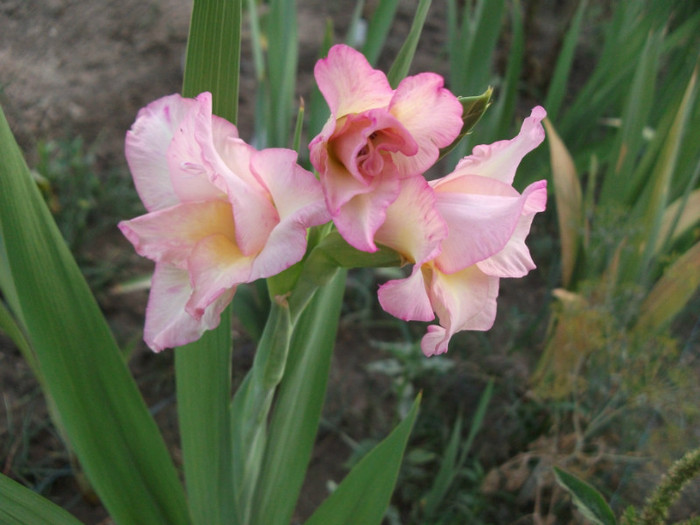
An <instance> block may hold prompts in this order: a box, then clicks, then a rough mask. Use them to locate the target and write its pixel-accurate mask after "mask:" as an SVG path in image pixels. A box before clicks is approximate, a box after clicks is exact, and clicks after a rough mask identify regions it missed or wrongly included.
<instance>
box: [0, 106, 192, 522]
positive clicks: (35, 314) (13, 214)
mask: <svg viewBox="0 0 700 525" xmlns="http://www.w3.org/2000/svg"><path fill="white" fill-rule="evenodd" d="M0 158H2V162H0V187H2V191H0V239H1V240H2V242H3V243H4V248H3V252H4V254H5V255H6V257H7V264H8V266H9V272H10V274H11V275H12V279H13V284H14V287H15V289H16V291H17V300H18V304H19V308H20V310H21V311H20V312H19V314H17V315H16V317H18V318H21V319H23V321H24V323H25V329H26V334H27V337H28V338H29V342H30V343H31V346H32V348H33V349H34V350H35V351H36V355H37V359H38V361H39V366H40V368H41V370H42V372H43V374H44V379H45V385H46V388H47V389H48V392H49V396H51V397H52V398H53V400H54V401H55V404H56V407H57V408H58V411H59V412H60V416H61V420H62V422H63V424H64V427H65V430H66V432H67V434H68V437H69V438H70V442H71V444H72V445H73V447H74V449H75V451H76V453H77V454H78V457H79V459H80V461H81V463H82V465H83V467H84V469H85V472H86V473H87V475H88V478H89V479H90V481H91V482H92V484H93V485H94V487H95V490H96V491H97V493H98V495H99V496H100V498H101V499H102V501H103V503H104V505H105V506H106V507H107V509H108V510H109V512H110V513H111V515H112V516H113V517H114V519H115V520H116V521H117V522H121V523H149V524H150V523H153V524H157V523H164V524H177V523H188V522H189V516H188V511H187V507H186V505H185V498H184V493H183V490H182V486H181V485H180V482H179V480H178V478H177V474H176V472H175V468H174V466H173V463H172V461H171V459H170V456H169V454H168V451H167V449H166V447H165V444H164V443H163V440H162V437H161V435H160V433H159V432H158V428H157V427H156V425H155V422H154V421H153V419H152V417H151V416H150V414H149V413H148V410H147V408H146V406H145V404H144V402H143V399H142V398H141V395H140V393H139V391H138V389H137V388H136V384H135V383H134V381H133V379H132V377H131V375H130V374H129V371H128V369H127V368H126V366H125V364H124V362H123V360H122V358H121V355H120V352H119V348H118V347H117V345H116V343H115V341H114V338H113V337H112V334H111V333H110V331H109V328H108V326H107V323H106V321H105V319H104V317H103V316H102V314H101V312H100V310H99V307H98V306H97V303H96V302H95V299H94V298H93V296H92V294H91V293H90V290H89V288H88V286H87V283H86V282H85V280H84V279H83V277H82V275H81V274H80V270H79V269H78V267H77V265H76V264H75V261H74V260H73V258H72V257H71V255H70V253H69V251H68V248H67V247H66V245H65V243H64V242H63V240H62V239H61V236H60V233H59V231H58V228H57V227H56V224H55V223H54V222H53V219H52V218H51V214H50V213H49V211H48V209H47V208H46V205H45V203H44V201H43V199H42V197H41V195H40V194H39V191H38V189H37V188H36V185H35V184H34V182H33V180H32V178H31V175H30V173H29V169H28V168H27V165H26V163H25V162H24V159H23V158H22V155H21V153H20V151H19V148H18V146H17V144H16V142H15V140H14V137H13V136H12V133H11V132H10V129H9V126H8V125H7V121H6V120H5V115H4V113H3V112H2V111H0Z"/></svg>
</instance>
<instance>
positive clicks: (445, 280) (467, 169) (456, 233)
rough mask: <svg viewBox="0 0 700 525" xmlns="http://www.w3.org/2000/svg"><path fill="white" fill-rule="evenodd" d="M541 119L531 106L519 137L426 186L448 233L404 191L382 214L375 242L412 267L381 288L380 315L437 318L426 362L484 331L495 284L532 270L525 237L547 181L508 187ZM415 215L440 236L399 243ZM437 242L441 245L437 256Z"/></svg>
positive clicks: (492, 312) (426, 342)
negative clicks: (458, 337) (468, 334)
mask: <svg viewBox="0 0 700 525" xmlns="http://www.w3.org/2000/svg"><path fill="white" fill-rule="evenodd" d="M545 115H546V113H545V111H544V109H543V108H541V107H536V108H534V109H533V110H532V114H531V115H530V117H529V118H527V119H526V120H525V122H524V123H523V126H522V129H521V130H520V133H519V134H518V136H517V137H515V138H514V139H512V140H509V141H501V142H496V143H494V144H491V145H489V146H477V147H475V148H474V151H473V152H472V155H470V156H468V157H465V158H464V159H462V160H461V161H460V162H459V164H458V165H457V167H456V169H455V170H454V171H453V172H452V173H451V174H449V175H447V176H446V177H444V178H442V179H439V180H436V181H432V182H430V183H429V185H430V187H431V188H432V190H433V192H434V196H433V199H434V209H435V215H437V216H439V217H440V218H441V219H442V221H444V224H445V225H446V230H447V233H446V234H440V233H439V226H436V225H437V224H438V223H439V221H438V220H437V219H436V218H435V216H433V215H430V213H431V212H429V213H428V214H425V213H423V210H430V206H429V205H428V206H425V205H421V202H420V200H419V199H417V195H419V194H418V193H416V192H414V193H413V196H412V195H411V193H410V192H406V197H405V198H399V199H397V201H396V202H395V203H394V204H392V205H391V206H390V207H389V209H388V210H387V221H386V223H385V224H387V225H389V227H388V231H385V228H382V229H380V231H379V232H377V242H380V243H383V244H387V245H388V246H390V247H392V248H394V249H396V250H397V251H399V252H400V253H402V254H403V255H404V256H405V257H406V258H407V259H408V260H409V261H410V262H415V263H416V264H415V266H414V268H413V272H412V274H411V275H410V276H409V277H407V278H405V279H398V280H393V281H389V282H387V283H385V284H384V285H382V286H381V287H380V289H379V301H380V303H381V305H382V308H384V310H385V311H387V312H389V313H390V314H392V315H394V316H396V317H398V318H400V319H404V320H407V321H408V320H415V321H431V320H433V319H434V317H435V314H437V317H438V319H439V325H431V326H429V327H428V333H427V334H426V335H425V336H424V337H423V340H422V342H421V347H422V350H423V353H425V355H427V356H431V355H434V354H441V353H443V352H446V351H447V346H448V343H449V340H450V338H451V337H452V335H454V334H455V333H456V332H459V331H462V330H488V329H490V328H491V326H493V322H494V320H495V317H496V298H497V297H498V287H499V279H500V278H501V277H522V276H524V275H525V274H527V273H528V272H529V271H530V270H531V269H533V268H535V264H534V262H533V261H532V258H531V257H530V252H529V250H528V248H527V246H526V245H525V238H526V237H527V234H528V233H529V231H530V226H531V224H532V219H533V218H534V216H535V214H536V213H537V212H540V211H543V210H544V209H545V205H546V201H547V183H546V181H544V180H541V181H538V182H535V183H533V184H531V185H529V186H528V187H527V188H526V189H525V190H524V191H523V193H522V194H519V193H518V192H517V191H516V190H515V189H514V188H513V186H512V183H513V177H514V175H515V171H516V169H517V167H518V165H519V164H520V161H521V160H522V158H523V157H524V156H525V155H526V154H527V153H529V152H530V151H532V150H533V149H534V148H536V147H537V146H538V145H539V144H540V143H541V142H542V141H543V140H544V129H543V128H542V125H541V123H540V122H541V120H542V119H543V118H544V117H545ZM421 199H422V201H423V202H424V203H425V202H426V201H427V199H429V198H428V197H426V196H425V195H422V197H421ZM416 210H418V213H419V215H420V216H422V217H426V218H427V219H415V221H419V222H421V223H422V231H428V230H432V231H433V232H438V233H437V235H435V236H433V237H432V238H431V240H430V241H427V240H424V241H420V239H428V237H426V236H425V235H420V234H419V235H418V236H417V237H416V236H414V237H413V244H409V243H407V242H406V241H405V240H404V239H406V238H408V237H409V236H410V232H411V229H415V226H414V224H413V223H412V222H411V221H406V219H405V218H406V217H408V216H409V215H411V214H415V213H416ZM415 221H414V222H415ZM430 224H432V225H433V226H429V225H430ZM417 239H418V240H417ZM435 239H440V240H439V248H437V250H436V248H435ZM417 245H418V246H419V247H420V249H417V248H416V246H417ZM421 249H422V253H421V252H420V250H421ZM429 252H430V253H433V254H435V255H433V256H430V255H427V254H428V253H429ZM416 254H420V255H418V256H417V255H416ZM426 255H427V256H426Z"/></svg>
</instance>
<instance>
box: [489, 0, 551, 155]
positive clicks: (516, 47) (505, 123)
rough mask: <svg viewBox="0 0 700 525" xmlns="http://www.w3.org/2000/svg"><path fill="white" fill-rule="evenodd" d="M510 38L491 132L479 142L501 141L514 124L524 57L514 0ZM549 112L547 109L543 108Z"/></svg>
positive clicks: (522, 30) (519, 12) (517, 4)
mask: <svg viewBox="0 0 700 525" xmlns="http://www.w3.org/2000/svg"><path fill="white" fill-rule="evenodd" d="M511 28H512V32H513V35H512V37H511V44H510V50H509V52H508V65H507V67H506V75H505V78H504V79H503V82H502V84H501V86H500V89H499V94H498V97H497V98H496V102H495V103H494V104H493V108H491V113H492V115H490V119H489V122H491V123H493V125H492V131H488V130H484V132H485V133H486V134H485V135H482V137H483V138H481V140H482V141H483V142H484V143H489V142H493V141H495V140H500V139H503V138H504V137H505V136H506V135H507V134H508V133H509V132H510V130H511V128H512V126H513V122H515V107H516V102H517V98H518V87H519V80H520V73H521V72H522V68H523V57H524V56H525V28H524V24H523V14H522V8H521V6H520V2H519V1H518V0H514V1H513V4H512V7H511ZM545 107H546V108H547V111H548V112H549V107H548V106H545Z"/></svg>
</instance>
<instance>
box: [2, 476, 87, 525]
mask: <svg viewBox="0 0 700 525" xmlns="http://www.w3.org/2000/svg"><path fill="white" fill-rule="evenodd" d="M0 523H2V524H3V525H45V524H51V525H80V522H79V521H78V520H77V519H76V518H75V517H73V516H72V515H70V514H69V513H68V512H66V511H65V510H64V509H62V508H61V507H59V506H58V505H55V504H54V503H51V502H50V501H49V500H48V499H46V498H44V497H42V496H40V495H39V494H37V493H36V492H34V491H32V490H29V489H28V488H27V487H24V486H22V485H20V484H19V483H17V482H16V481H12V480H11V479H10V478H8V477H7V476H5V475H3V474H0Z"/></svg>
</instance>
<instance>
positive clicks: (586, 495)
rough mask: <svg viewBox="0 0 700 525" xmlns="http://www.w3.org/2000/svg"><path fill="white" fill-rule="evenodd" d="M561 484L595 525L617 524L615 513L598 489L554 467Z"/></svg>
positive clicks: (582, 512)
mask: <svg viewBox="0 0 700 525" xmlns="http://www.w3.org/2000/svg"><path fill="white" fill-rule="evenodd" d="M554 474H555V476H556V477H557V481H558V482H559V484H560V485H561V486H562V487H564V488H565V489H566V490H568V491H569V493H570V494H571V497H572V499H573V500H574V503H575V504H576V507H578V510H579V511H581V514H583V515H584V516H585V518H586V519H587V520H590V522H591V523H594V524H595V525H615V523H617V522H616V521H615V515H614V514H613V511H612V510H611V509H610V507H609V506H608V504H607V503H606V502H605V500H604V499H603V496H601V495H600V492H598V491H597V490H596V489H594V488H593V487H591V486H590V485H589V484H588V483H586V482H585V481H582V480H580V479H579V478H577V477H576V476H574V475H572V474H569V473H568V472H566V471H564V470H562V469H560V468H557V467H554Z"/></svg>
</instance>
